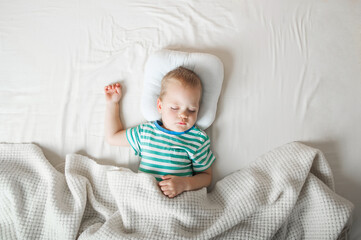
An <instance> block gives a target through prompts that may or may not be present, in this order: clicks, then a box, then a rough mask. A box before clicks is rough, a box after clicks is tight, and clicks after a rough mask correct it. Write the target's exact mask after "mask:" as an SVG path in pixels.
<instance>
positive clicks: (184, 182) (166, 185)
mask: <svg viewBox="0 0 361 240" xmlns="http://www.w3.org/2000/svg"><path fill="white" fill-rule="evenodd" d="M162 179H163V181H161V182H159V186H160V189H161V190H162V192H163V193H164V195H166V196H168V197H170V198H173V197H175V196H177V195H179V194H181V193H182V192H184V191H192V190H197V189H201V188H203V187H208V186H209V185H210V184H211V181H212V167H210V168H208V169H207V170H205V171H203V172H200V173H197V174H196V175H194V176H192V177H178V176H173V175H166V176H163V177H162Z"/></svg>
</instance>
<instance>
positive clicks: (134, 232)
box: [0, 142, 353, 239]
mask: <svg viewBox="0 0 361 240" xmlns="http://www.w3.org/2000/svg"><path fill="white" fill-rule="evenodd" d="M0 164H1V165H0V166H1V169H0V190H1V192H0V238H1V239H165V238H168V239H337V238H342V237H343V235H341V233H342V234H344V233H346V232H345V231H343V230H344V229H345V228H346V227H347V223H348V220H349V219H350V216H351V214H352V210H353V205H352V203H350V202H349V201H347V200H346V199H344V198H342V197H341V196H339V195H337V194H336V193H335V192H334V182H333V177H332V172H331V169H330V167H329V165H328V163H327V161H326V159H325V157H324V155H323V154H322V152H321V151H319V150H317V149H314V148H311V147H309V146H306V145H304V144H302V143H299V142H293V143H289V144H286V145H284V146H281V147H279V148H277V149H274V150H273V151H270V152H268V153H267V154H265V155H263V156H261V157H259V158H258V159H257V160H256V161H255V162H254V163H253V164H251V165H250V166H249V167H247V168H244V169H241V170H239V171H236V172H234V173H232V174H230V175H228V176H227V177H225V178H224V179H222V180H220V181H218V182H217V183H216V185H215V186H214V188H213V189H212V191H211V192H209V193H207V190H206V188H203V189H200V190H197V191H190V192H184V193H182V194H181V195H179V196H178V197H176V198H174V199H169V198H167V197H166V196H164V195H163V194H162V192H161V191H160V189H159V188H158V186H157V181H156V180H155V179H154V178H153V177H152V176H150V175H147V174H144V173H134V172H132V171H131V170H129V169H127V168H120V167H115V166H108V165H100V164H97V163H96V162H95V161H94V160H92V159H89V158H88V157H85V156H82V155H78V154H69V155H67V156H66V164H65V174H62V173H60V172H58V171H57V170H56V169H54V168H53V167H52V165H51V164H50V163H49V162H48V160H47V159H46V158H45V156H44V155H43V153H42V151H41V149H40V148H39V147H37V146H36V145H34V144H0Z"/></svg>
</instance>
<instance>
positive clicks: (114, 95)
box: [104, 83, 122, 103]
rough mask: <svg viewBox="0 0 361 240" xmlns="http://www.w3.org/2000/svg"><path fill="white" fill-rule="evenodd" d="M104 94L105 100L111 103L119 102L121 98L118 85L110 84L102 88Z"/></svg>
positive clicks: (120, 90) (120, 89)
mask: <svg viewBox="0 0 361 240" xmlns="http://www.w3.org/2000/svg"><path fill="white" fill-rule="evenodd" d="M104 92H105V100H106V101H107V102H108V103H109V102H113V103H117V102H119V101H120V98H121V97H122V87H121V85H120V84H119V83H115V84H110V85H108V86H105V87H104Z"/></svg>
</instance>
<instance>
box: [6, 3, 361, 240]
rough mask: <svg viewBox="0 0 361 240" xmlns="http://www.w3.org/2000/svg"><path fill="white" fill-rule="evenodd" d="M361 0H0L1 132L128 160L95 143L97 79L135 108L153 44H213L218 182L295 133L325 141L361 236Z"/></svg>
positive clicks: (314, 142) (61, 150)
mask: <svg viewBox="0 0 361 240" xmlns="http://www.w3.org/2000/svg"><path fill="white" fill-rule="evenodd" d="M360 19H361V1H360V0H352V1H351V0H345V1H340V0H327V1H324V0H274V1H260V0H252V1H249V0H240V1H219V0H209V1H194V0H184V1H170V0H159V1H145V0H118V1H112V0H93V1H73V0H61V1H60V0H58V1H57V0H56V1H36V0H35V1H26V0H17V1H5V0H0V142H33V143H37V144H39V145H40V146H41V147H42V149H43V151H44V153H45V155H46V157H47V158H48V159H50V161H51V163H52V164H53V165H54V166H61V165H63V164H64V159H65V155H66V154H68V153H79V154H82V155H87V156H89V157H91V158H95V159H98V160H99V161H100V162H102V163H107V164H114V163H116V164H120V165H121V166H124V167H130V168H132V169H133V170H136V168H137V164H138V159H137V158H136V157H135V156H134V154H133V152H132V150H131V149H130V148H118V147H111V146H109V145H107V144H106V143H105V142H104V130H103V129H104V122H103V119H104V111H105V105H104V104H105V102H104V96H103V87H104V86H105V85H107V84H109V83H112V82H116V81H120V82H121V83H122V84H123V86H124V91H125V92H124V96H123V98H122V104H121V112H122V120H123V123H124V125H125V126H126V127H133V126H135V125H137V124H139V123H141V122H144V121H145V119H144V118H143V116H142V114H141V110H140V101H141V96H142V92H143V79H144V69H145V63H146V60H147V58H148V57H149V56H150V55H151V54H152V53H154V52H156V51H158V50H160V49H174V50H180V51H190V52H204V53H210V54H214V55H216V56H218V57H219V58H220V59H221V61H222V62H223V64H224V73H225V78H224V81H223V86H222V92H221V95H220V99H219V102H218V108H217V115H216V119H215V121H214V123H213V124H212V126H211V127H210V128H208V129H207V133H208V135H209V136H210V138H211V142H212V151H213V153H214V154H215V155H216V157H217V160H216V162H215V164H214V181H217V180H219V179H221V178H222V177H224V176H225V175H227V174H229V173H231V172H233V171H234V170H235V169H240V168H244V167H247V166H248V165H249V164H250V163H251V162H252V161H253V160H254V159H255V158H256V157H257V156H260V155H261V154H263V153H265V152H267V151H268V150H271V149H273V148H275V147H277V146H280V145H282V144H285V143H288V142H291V141H302V142H305V143H307V144H308V145H310V146H312V147H315V148H319V149H321V150H322V152H323V153H324V154H325V156H326V158H327V160H328V161H329V163H330V166H331V168H332V170H333V173H334V178H335V190H336V192H337V193H338V194H340V195H341V196H343V197H345V198H347V199H348V200H350V201H351V202H353V203H354V204H355V213H354V218H353V228H352V229H351V237H350V239H352V240H356V239H361V194H360V189H361V174H360V170H359V169H360V168H361V161H360V156H361V148H360V143H361V125H360V122H361V107H360V103H361V94H360V92H361V81H360V79H361V71H360V68H361V67H360V64H361V50H360V49H361V42H360V29H361V28H360V25H361V23H360Z"/></svg>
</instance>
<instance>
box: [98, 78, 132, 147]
mask: <svg viewBox="0 0 361 240" xmlns="http://www.w3.org/2000/svg"><path fill="white" fill-rule="evenodd" d="M104 92H105V101H106V110H105V140H106V141H107V142H108V143H109V144H110V145H117V146H130V144H129V143H128V140H127V138H126V135H125V130H124V128H123V125H122V122H121V121H120V117H119V101H120V98H121V97H122V89H121V85H120V84H119V83H116V84H112V85H108V86H106V87H105V88H104Z"/></svg>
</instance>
